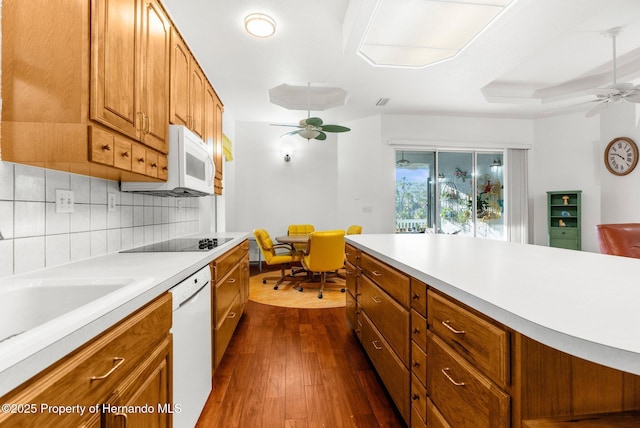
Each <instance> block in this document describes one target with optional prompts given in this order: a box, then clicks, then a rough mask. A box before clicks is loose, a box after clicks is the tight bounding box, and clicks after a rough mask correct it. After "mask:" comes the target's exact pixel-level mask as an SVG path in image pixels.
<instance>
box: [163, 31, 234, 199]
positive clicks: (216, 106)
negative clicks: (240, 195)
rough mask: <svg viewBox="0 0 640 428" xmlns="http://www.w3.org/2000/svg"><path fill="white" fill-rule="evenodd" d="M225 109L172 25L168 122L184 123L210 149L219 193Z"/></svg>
mask: <svg viewBox="0 0 640 428" xmlns="http://www.w3.org/2000/svg"><path fill="white" fill-rule="evenodd" d="M223 111H224V108H223V106H222V102H220V98H219V97H218V95H217V94H216V91H215V90H214V89H213V87H212V86H211V85H210V84H209V82H208V80H207V79H206V77H205V75H204V73H203V72H202V69H201V68H200V66H199V65H198V63H197V61H196V59H195V57H194V56H193V54H192V53H191V51H190V50H189V48H188V47H187V45H186V43H185V42H184V40H183V39H182V37H180V34H179V33H178V31H177V30H176V29H175V28H172V29H171V96H170V114H169V122H170V123H172V124H174V125H184V126H186V127H187V128H189V129H191V130H192V131H193V132H194V133H196V134H197V135H199V136H200V137H201V138H202V139H203V140H204V141H205V142H206V143H207V144H211V145H212V148H213V161H214V165H215V169H216V172H215V177H214V192H215V194H217V195H220V194H222V112H223Z"/></svg>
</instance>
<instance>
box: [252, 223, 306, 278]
mask: <svg viewBox="0 0 640 428" xmlns="http://www.w3.org/2000/svg"><path fill="white" fill-rule="evenodd" d="M253 235H254V236H255V237H256V243H257V244H258V248H260V252H261V253H262V257H264V261H265V262H266V263H267V265H269V266H275V265H280V278H265V279H263V280H262V283H263V284H266V283H267V279H277V281H276V283H275V285H274V286H273V289H274V290H277V289H278V286H279V285H280V284H281V283H282V282H283V281H285V280H287V279H291V280H293V278H291V277H287V275H286V274H285V269H286V268H288V267H291V264H292V263H294V262H298V261H300V259H301V255H300V254H299V253H296V252H295V251H293V250H292V249H291V247H289V246H288V245H285V244H275V245H274V243H273V241H272V240H271V237H270V236H269V232H267V231H266V230H264V229H256V230H254V231H253Z"/></svg>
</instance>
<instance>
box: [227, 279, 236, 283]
mask: <svg viewBox="0 0 640 428" xmlns="http://www.w3.org/2000/svg"><path fill="white" fill-rule="evenodd" d="M227 282H230V283H231V284H233V283H234V282H236V279H235V278H229V279H228V280H227Z"/></svg>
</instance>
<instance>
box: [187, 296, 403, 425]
mask: <svg viewBox="0 0 640 428" xmlns="http://www.w3.org/2000/svg"><path fill="white" fill-rule="evenodd" d="M196 426H197V427H202V428H203V427H242V428H244V427H247V428H254V427H265V428H270V427H285V428H300V427H331V428H333V427H404V426H405V424H404V422H403V421H402V418H401V417H400V416H399V415H398V414H397V413H396V410H395V407H394V406H393V404H392V402H391V399H390V398H389V397H388V395H387V394H386V392H385V391H384V389H383V387H382V385H381V383H380V380H379V379H378V377H377V375H376V374H375V372H374V371H373V369H372V366H371V363H370V362H369V360H368V359H367V357H366V355H365V353H364V351H363V349H362V348H361V346H360V344H359V343H358V341H357V338H356V337H355V336H354V334H353V333H352V331H351V330H350V329H349V328H348V327H347V323H346V320H345V310H344V308H335V309H292V308H280V307H275V306H268V305H262V304H259V303H254V302H251V301H249V303H248V305H247V307H246V312H245V314H244V316H243V319H242V320H241V321H240V323H239V325H238V328H237V330H236V333H235V335H234V337H233V339H232V340H231V343H230V344H229V348H228V349H227V352H226V353H225V356H224V357H223V359H222V362H221V364H220V367H219V368H218V370H216V373H215V376H214V390H213V391H212V393H211V395H210V396H209V400H208V401H207V404H206V406H205V408H204V410H203V412H202V415H201V416H200V420H199V421H198V424H197V425H196Z"/></svg>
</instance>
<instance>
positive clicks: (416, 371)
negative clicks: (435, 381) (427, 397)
mask: <svg viewBox="0 0 640 428" xmlns="http://www.w3.org/2000/svg"><path fill="white" fill-rule="evenodd" d="M411 373H413V375H414V376H415V377H417V378H418V380H419V381H420V382H422V384H423V385H426V384H427V353H426V352H424V351H423V350H422V349H421V348H420V347H419V346H418V345H416V343H415V342H411Z"/></svg>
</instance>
